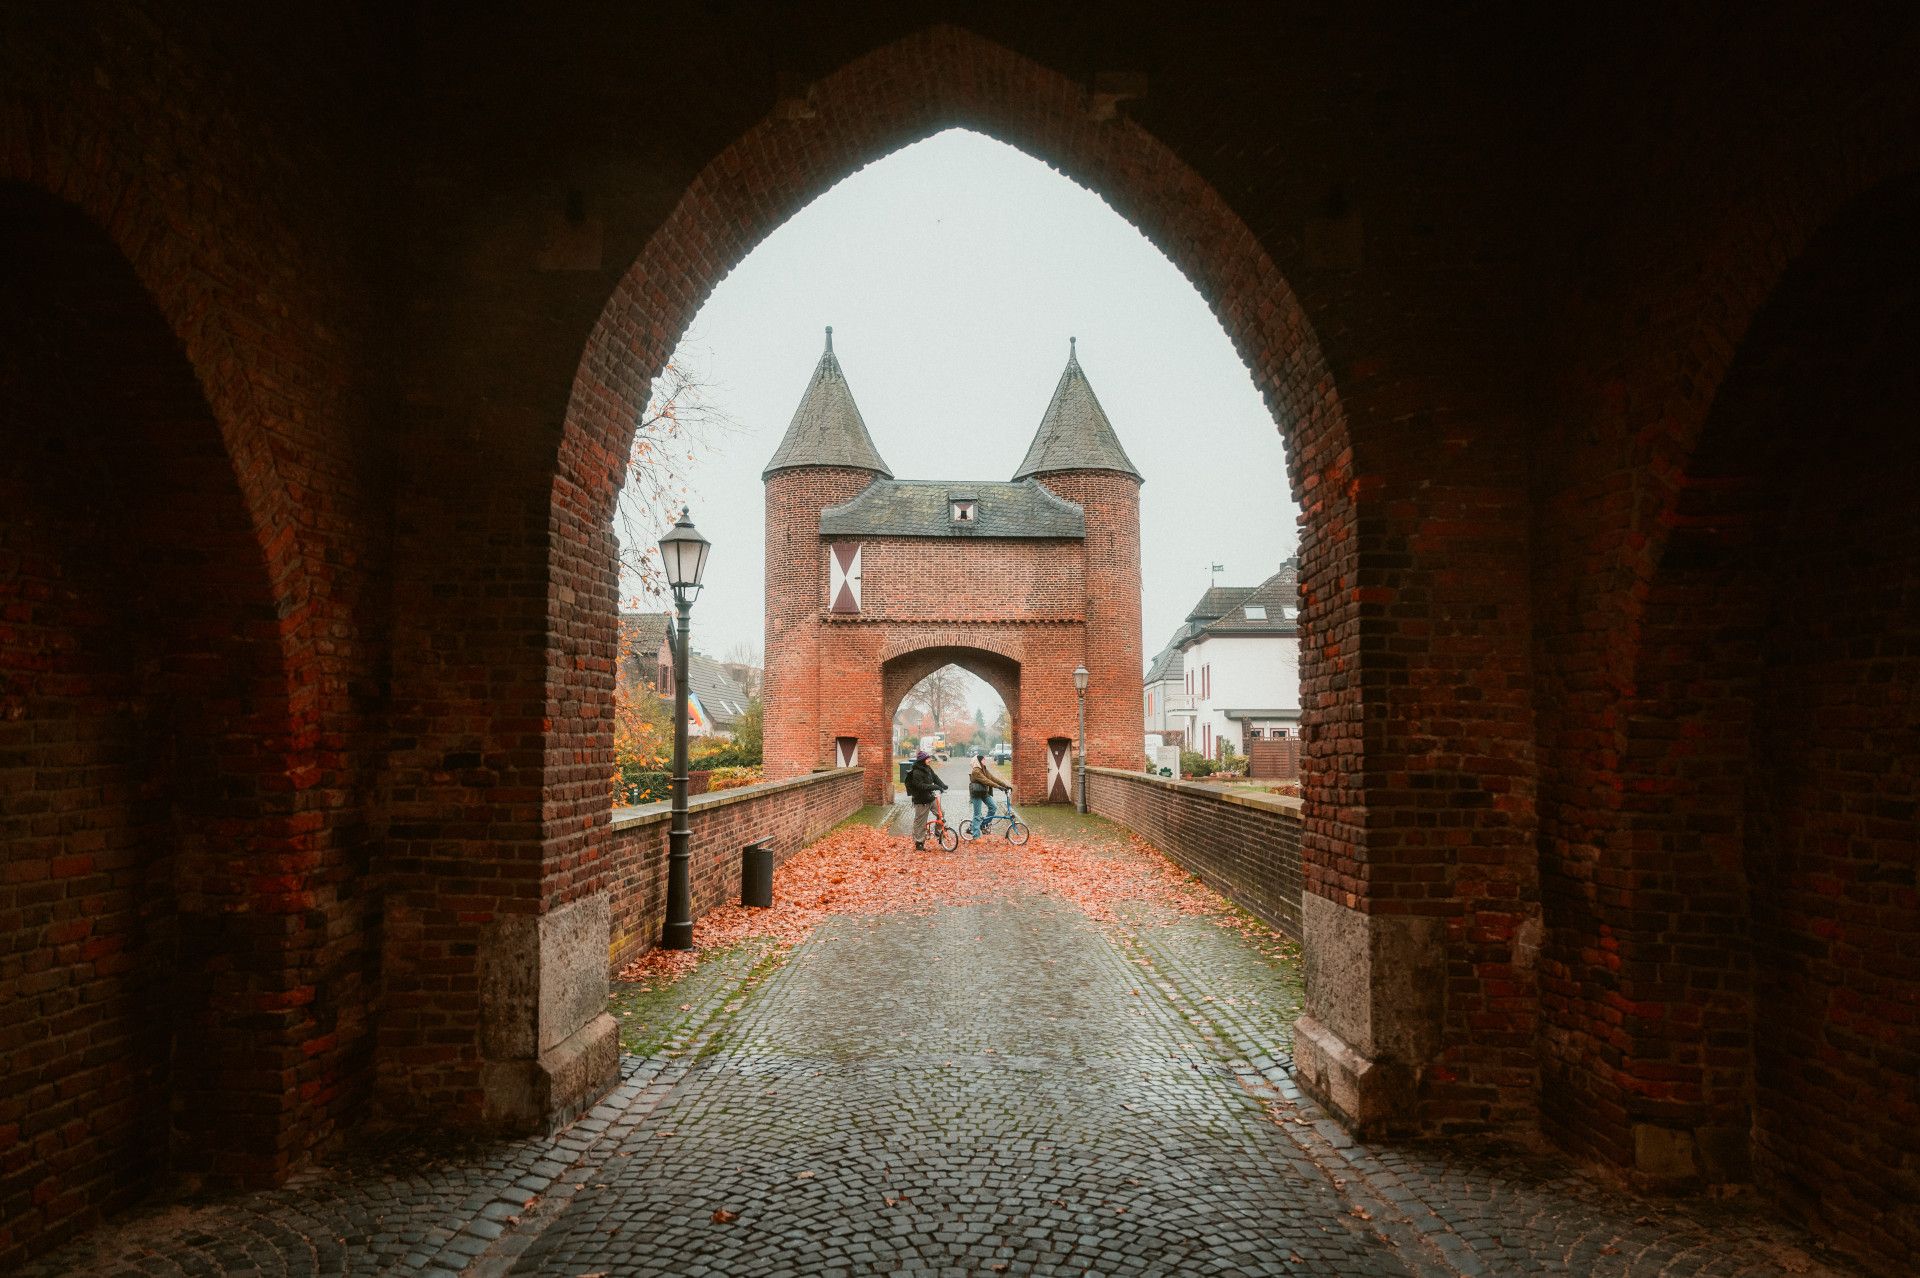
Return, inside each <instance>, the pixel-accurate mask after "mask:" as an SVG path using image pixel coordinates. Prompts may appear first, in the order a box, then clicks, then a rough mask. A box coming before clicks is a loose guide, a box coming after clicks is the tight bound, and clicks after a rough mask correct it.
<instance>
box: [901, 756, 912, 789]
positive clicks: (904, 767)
mask: <svg viewBox="0 0 1920 1278" xmlns="http://www.w3.org/2000/svg"><path fill="white" fill-rule="evenodd" d="M911 771H913V760H912V759H902V760H900V784H901V785H905V784H906V783H907V773H909V772H911Z"/></svg>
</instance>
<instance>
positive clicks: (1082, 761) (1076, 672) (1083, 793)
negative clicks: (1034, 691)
mask: <svg viewBox="0 0 1920 1278" xmlns="http://www.w3.org/2000/svg"><path fill="white" fill-rule="evenodd" d="M1073 690H1074V691H1075V692H1077V693H1079V694H1080V736H1079V739H1078V740H1076V741H1075V742H1074V743H1073V761H1074V764H1075V766H1076V767H1077V768H1078V769H1079V772H1080V811H1082V812H1085V811H1086V810H1087V668H1086V667H1085V666H1075V667H1074V668H1073Z"/></svg>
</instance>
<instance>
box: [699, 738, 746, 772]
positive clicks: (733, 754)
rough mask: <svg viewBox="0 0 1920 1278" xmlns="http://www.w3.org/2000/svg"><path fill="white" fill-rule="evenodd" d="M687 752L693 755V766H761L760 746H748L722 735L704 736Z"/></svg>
mask: <svg viewBox="0 0 1920 1278" xmlns="http://www.w3.org/2000/svg"><path fill="white" fill-rule="evenodd" d="M687 753H688V754H689V755H690V756H691V760H692V766H694V767H696V768H757V767H759V766H760V750H759V747H758V746H748V745H746V744H744V743H742V742H739V741H727V740H724V739H722V738H720V737H707V738H704V739H702V740H701V741H700V742H698V743H697V744H696V745H694V746H693V747H691V748H690V749H689V750H688V751H687Z"/></svg>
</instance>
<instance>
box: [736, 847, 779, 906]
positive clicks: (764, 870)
mask: <svg viewBox="0 0 1920 1278" xmlns="http://www.w3.org/2000/svg"><path fill="white" fill-rule="evenodd" d="M740 904H742V905H747V906H753V907H756V908H758V909H762V910H764V909H767V908H769V907H770V906H772V904H773V840H772V839H755V840H754V841H753V842H751V843H749V844H747V846H746V847H744V848H742V849H741V850H740Z"/></svg>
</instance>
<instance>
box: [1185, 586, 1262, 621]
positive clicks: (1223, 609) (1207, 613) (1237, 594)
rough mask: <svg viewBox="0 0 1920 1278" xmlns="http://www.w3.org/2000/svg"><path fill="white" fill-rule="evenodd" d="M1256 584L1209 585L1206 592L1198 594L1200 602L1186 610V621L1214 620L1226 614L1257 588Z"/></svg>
mask: <svg viewBox="0 0 1920 1278" xmlns="http://www.w3.org/2000/svg"><path fill="white" fill-rule="evenodd" d="M1258 589H1259V587H1258V586H1209V587H1207V593H1206V594H1204V595H1201V596H1200V602H1199V603H1197V604H1195V605H1194V606H1193V607H1192V608H1190V609H1188V610H1187V620H1188V621H1198V622H1203V623H1204V622H1208V621H1216V620H1218V619H1219V618H1221V617H1224V616H1226V615H1227V614H1228V613H1229V612H1232V611H1233V610H1234V609H1235V608H1237V607H1239V606H1240V604H1241V602H1242V601H1243V600H1245V599H1246V597H1247V596H1248V595H1251V594H1252V593H1253V592H1254V591H1256V590H1258Z"/></svg>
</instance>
